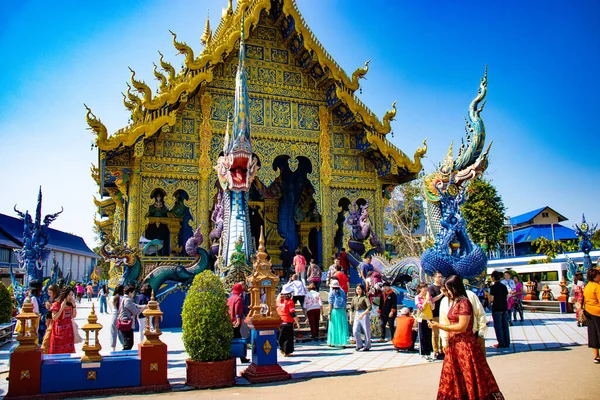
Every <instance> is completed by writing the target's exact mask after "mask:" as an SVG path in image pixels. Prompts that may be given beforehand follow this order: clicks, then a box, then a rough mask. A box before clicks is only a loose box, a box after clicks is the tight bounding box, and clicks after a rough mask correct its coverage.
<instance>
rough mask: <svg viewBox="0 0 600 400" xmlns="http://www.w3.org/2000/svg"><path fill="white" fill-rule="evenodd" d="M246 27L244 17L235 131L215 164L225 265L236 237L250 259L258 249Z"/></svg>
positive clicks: (254, 160) (227, 136)
mask: <svg viewBox="0 0 600 400" xmlns="http://www.w3.org/2000/svg"><path fill="white" fill-rule="evenodd" d="M243 26H244V18H242V31H241V32H242V34H241V39H240V55H239V64H238V70H237V74H236V78H235V108H234V116H233V129H232V131H233V132H232V134H231V137H230V133H229V124H228V125H227V126H228V127H227V129H226V132H225V142H224V145H223V156H221V157H219V158H218V160H217V164H216V166H215V170H216V171H217V175H218V178H219V183H220V185H221V189H222V190H223V231H222V234H221V246H220V248H219V253H220V255H221V256H222V257H223V262H224V266H225V267H226V266H228V265H229V263H230V260H231V255H232V253H233V252H234V249H235V244H236V240H237V239H238V238H239V237H240V236H241V237H242V251H243V253H244V254H245V255H246V262H248V261H249V259H250V255H251V254H252V253H253V252H254V248H253V244H252V239H251V232H250V216H249V212H248V191H249V190H250V186H251V185H252V181H253V180H254V177H255V176H256V173H257V171H258V159H257V158H256V157H255V156H254V155H253V154H252V143H251V142H250V107H249V105H250V103H249V100H248V85H247V74H246V67H245V62H246V45H245V43H244V33H243V32H244V31H243ZM211 239H212V238H211Z"/></svg>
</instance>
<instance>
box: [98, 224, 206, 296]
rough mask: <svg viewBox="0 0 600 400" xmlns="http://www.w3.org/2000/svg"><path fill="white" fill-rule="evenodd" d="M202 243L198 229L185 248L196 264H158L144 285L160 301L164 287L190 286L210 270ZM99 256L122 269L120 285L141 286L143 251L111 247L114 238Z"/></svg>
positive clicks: (144, 280) (143, 281)
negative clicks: (169, 284)
mask: <svg viewBox="0 0 600 400" xmlns="http://www.w3.org/2000/svg"><path fill="white" fill-rule="evenodd" d="M202 240H203V238H202V234H201V233H200V227H198V228H197V229H196V231H195V233H194V235H193V236H192V237H190V238H189V239H188V240H187V242H186V244H185V249H186V252H187V253H188V255H190V256H195V257H196V259H195V260H194V261H193V262H191V263H189V264H186V265H183V264H180V263H159V264H158V265H157V266H156V268H154V269H153V270H152V271H151V272H150V273H149V274H147V275H146V276H145V277H144V278H143V280H142V282H141V283H142V284H144V283H148V284H149V285H150V286H151V287H152V289H153V290H154V292H155V293H156V296H157V298H158V299H159V300H160V299H162V297H164V296H162V293H160V292H159V289H160V288H161V286H162V285H163V283H165V282H167V281H173V282H177V283H178V284H180V285H188V284H190V283H191V282H192V280H193V279H194V276H196V275H197V274H199V273H200V272H202V271H204V270H205V269H207V268H208V267H209V260H208V253H207V252H206V250H204V249H201V248H200V245H201V244H202ZM109 247H110V249H109ZM100 254H101V255H102V256H103V257H104V258H105V259H106V260H107V261H108V260H114V261H115V266H117V267H120V266H123V268H124V270H123V275H122V276H121V278H120V279H119V284H121V285H124V286H126V285H135V286H138V285H139V284H140V283H139V281H140V278H141V275H142V260H141V259H140V251H139V250H138V249H135V250H133V249H130V248H128V247H127V246H121V245H116V244H114V243H112V238H110V237H109V238H107V239H106V240H104V242H103V244H102V246H101V247H100Z"/></svg>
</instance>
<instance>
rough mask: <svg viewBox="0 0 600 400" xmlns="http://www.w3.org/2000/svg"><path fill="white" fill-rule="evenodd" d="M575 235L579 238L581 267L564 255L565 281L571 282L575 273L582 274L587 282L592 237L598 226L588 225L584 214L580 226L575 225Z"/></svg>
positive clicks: (590, 263)
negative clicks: (565, 266) (566, 266)
mask: <svg viewBox="0 0 600 400" xmlns="http://www.w3.org/2000/svg"><path fill="white" fill-rule="evenodd" d="M574 228H575V233H576V234H577V236H579V248H580V249H581V251H582V252H583V266H581V267H579V266H578V265H577V264H576V263H575V262H574V261H573V260H572V259H571V258H570V257H569V256H567V255H566V254H565V258H566V259H567V263H568V268H567V279H569V280H570V281H571V282H572V281H573V277H574V276H575V273H577V272H581V273H583V279H584V281H586V282H587V271H588V270H589V269H590V268H592V259H591V257H590V251H592V236H594V233H596V229H597V228H598V224H594V225H591V226H590V225H588V223H587V222H586V221H585V214H582V215H581V224H580V225H577V224H575V226H574Z"/></svg>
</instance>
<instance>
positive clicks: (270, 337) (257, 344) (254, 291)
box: [242, 227, 291, 383]
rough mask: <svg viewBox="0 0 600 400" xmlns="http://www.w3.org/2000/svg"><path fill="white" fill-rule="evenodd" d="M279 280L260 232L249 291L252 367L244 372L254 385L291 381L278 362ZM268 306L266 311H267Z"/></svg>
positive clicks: (262, 234) (248, 321)
mask: <svg viewBox="0 0 600 400" xmlns="http://www.w3.org/2000/svg"><path fill="white" fill-rule="evenodd" d="M278 283H279V277H278V276H277V275H275V274H274V273H273V272H271V263H270V262H269V261H268V260H267V253H266V252H265V236H264V233H263V227H261V228H260V240H259V246H258V253H257V254H256V260H255V261H254V265H253V271H252V275H251V276H250V278H248V286H249V287H250V289H249V291H250V312H249V313H248V317H246V323H247V324H248V326H249V327H250V329H252V364H250V366H249V367H248V368H247V369H246V370H245V371H244V372H242V376H243V377H244V378H246V379H247V380H248V381H250V382H251V383H264V382H275V381H283V380H288V379H291V376H290V374H288V373H287V372H285V371H284V370H283V368H281V366H280V365H279V364H278V362H277V330H278V329H279V325H280V324H281V319H280V318H279V315H278V314H277V306H276V305H275V291H276V289H277V284H278ZM263 290H264V291H265V296H266V299H265V303H264V304H263V306H262V310H261V292H262V291H263ZM265 304H266V307H265Z"/></svg>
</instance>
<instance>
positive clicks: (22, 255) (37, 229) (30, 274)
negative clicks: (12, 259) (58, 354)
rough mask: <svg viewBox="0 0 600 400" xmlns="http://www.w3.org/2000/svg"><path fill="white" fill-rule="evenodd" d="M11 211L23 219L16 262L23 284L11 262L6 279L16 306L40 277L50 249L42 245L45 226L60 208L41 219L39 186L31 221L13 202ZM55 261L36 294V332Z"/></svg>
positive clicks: (42, 327) (43, 313)
mask: <svg viewBox="0 0 600 400" xmlns="http://www.w3.org/2000/svg"><path fill="white" fill-rule="evenodd" d="M14 210H15V212H16V213H17V214H18V215H19V216H20V217H21V219H22V220H23V247H22V248H21V250H19V252H18V260H19V265H20V267H21V268H22V269H25V279H24V281H23V285H21V284H20V283H19V281H18V280H17V278H16V276H15V274H14V271H13V267H12V264H11V266H10V280H11V283H12V287H13V293H14V296H15V299H16V300H17V304H18V305H19V307H21V306H22V305H23V302H24V301H25V294H26V292H27V289H28V288H29V286H30V285H31V283H32V282H38V283H39V284H40V285H41V284H42V282H43V279H44V267H43V265H44V262H45V261H46V259H47V258H48V256H49V255H50V249H48V248H46V246H47V245H48V242H49V240H50V236H49V232H48V229H49V228H48V226H49V225H50V224H51V223H52V222H53V221H54V220H55V219H56V218H58V216H59V215H60V213H62V212H63V209H61V210H60V211H59V212H57V213H54V214H48V215H46V216H45V217H44V219H43V220H42V188H41V187H40V190H39V193H38V201H37V207H36V210H35V221H33V219H32V218H31V215H30V214H29V211H25V213H23V212H21V211H19V210H17V206H16V205H15V207H14ZM58 276H59V274H58V263H56V260H54V263H53V269H52V276H51V279H50V280H49V282H48V283H47V284H46V285H45V286H44V287H43V288H42V291H41V296H40V297H41V298H40V300H41V301H40V304H39V308H40V315H41V318H40V324H39V329H38V332H39V334H40V335H42V336H43V334H44V333H45V332H46V306H45V304H46V301H47V300H48V292H47V290H46V289H47V288H48V285H51V284H52V283H55V282H56V279H58Z"/></svg>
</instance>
